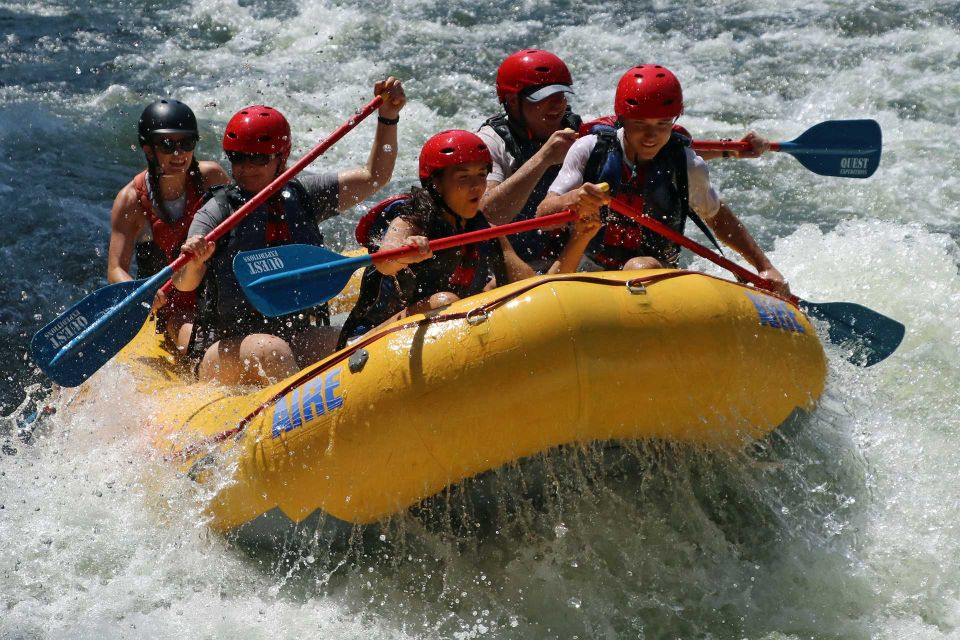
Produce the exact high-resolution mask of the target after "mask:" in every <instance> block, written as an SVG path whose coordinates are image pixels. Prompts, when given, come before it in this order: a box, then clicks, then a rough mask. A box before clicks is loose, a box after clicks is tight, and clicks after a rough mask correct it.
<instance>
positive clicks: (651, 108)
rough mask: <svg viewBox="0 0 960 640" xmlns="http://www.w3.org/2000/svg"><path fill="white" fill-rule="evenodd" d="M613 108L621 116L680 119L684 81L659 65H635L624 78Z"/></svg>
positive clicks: (618, 86) (618, 88) (618, 87)
mask: <svg viewBox="0 0 960 640" xmlns="http://www.w3.org/2000/svg"><path fill="white" fill-rule="evenodd" d="M613 111H614V113H616V114H617V117H618V118H638V119H639V118H676V117H677V116H679V115H680V114H681V113H683V91H682V90H681V89H680V81H679V80H677V76H675V75H673V73H671V72H670V70H669V69H667V68H666V67H661V66H660V65H658V64H642V65H640V66H638V67H634V68H633V69H630V71H627V72H626V73H625V74H623V77H622V78H620V83H619V84H618V85H617V97H616V98H615V99H614V101H613Z"/></svg>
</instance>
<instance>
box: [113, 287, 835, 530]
mask: <svg viewBox="0 0 960 640" xmlns="http://www.w3.org/2000/svg"><path fill="white" fill-rule="evenodd" d="M119 358H120V359H121V360H122V361H123V362H124V363H125V365H126V366H128V367H130V368H131V369H132V370H133V375H134V376H135V378H136V379H137V380H138V381H139V384H140V385H142V386H141V389H142V391H143V392H144V393H149V394H151V395H153V396H154V397H155V398H156V400H157V401H158V403H159V404H158V405H157V406H159V407H161V409H160V410H159V411H158V412H157V414H156V415H155V416H154V418H153V420H154V422H155V423H156V424H155V425H154V426H155V427H156V429H157V431H158V432H159V436H158V438H157V440H156V446H157V447H159V448H160V449H161V450H162V451H163V452H164V454H165V455H166V456H168V457H169V459H171V460H172V461H174V462H175V463H176V464H178V465H180V466H181V467H182V469H183V470H184V471H185V472H187V473H188V475H189V477H190V478H192V479H193V480H194V481H196V482H198V483H207V484H209V485H210V487H211V488H212V489H213V490H214V491H215V497H214V498H213V499H212V501H211V503H210V505H209V511H210V515H211V521H212V526H213V527H214V528H216V529H218V530H220V531H223V532H232V531H236V530H238V529H239V528H241V527H243V528H251V529H253V530H255V529H257V528H258V527H262V526H269V527H273V526H274V525H276V524H278V523H280V524H283V523H286V524H287V525H289V524H291V523H297V522H301V521H303V520H304V519H306V518H308V517H311V516H314V517H317V515H318V514H322V517H324V518H325V519H326V520H329V521H333V522H337V523H372V522H375V521H377V520H380V519H382V518H385V517H387V516H390V515H391V514H396V513H399V512H402V511H404V510H406V509H408V508H409V507H411V506H412V505H415V504H416V503H418V502H419V501H421V500H423V499H425V498H427V497H429V496H431V495H434V494H436V493H438V492H440V491H442V490H443V489H444V488H446V487H448V486H449V485H452V484H455V483H457V482H459V481H461V480H463V479H465V478H470V477H473V476H477V475H479V474H482V473H484V472H487V471H489V470H492V469H496V468H498V467H500V466H502V465H504V464H508V463H510V462H512V461H516V460H520V459H523V458H524V457H527V456H531V455H534V454H537V453H540V452H543V451H546V450H549V449H550V448H552V447H557V446H560V445H564V444H570V443H589V442H594V441H608V440H624V439H626V440H637V439H647V438H662V439H668V440H672V441H685V442H691V443H701V444H707V445H717V446H723V445H730V444H733V445H738V444H740V443H742V442H743V441H744V440H749V439H751V438H756V437H760V436H763V435H764V434H766V433H768V432H769V431H771V430H772V429H774V428H776V427H777V426H778V425H780V424H781V423H782V422H783V421H784V420H785V419H786V418H787V417H788V416H790V414H791V413H792V412H794V411H795V410H797V409H802V410H809V409H810V408H812V407H813V406H814V404H815V403H816V402H817V399H818V398H819V396H820V394H821V392H822V390H823V386H824V379H825V376H826V360H825V356H824V353H823V349H822V347H821V344H820V342H819V340H818V338H817V335H816V333H815V331H814V329H813V327H812V326H811V324H810V322H809V321H808V319H807V318H806V317H805V316H804V315H803V313H801V312H800V311H799V310H798V309H797V308H795V307H793V306H791V305H789V304H788V303H786V302H784V301H782V300H781V299H779V298H776V297H773V296H770V295H767V294H765V293H762V292H759V291H756V290H753V289H749V288H746V287H743V286H741V285H738V284H736V283H732V282H728V281H725V280H720V279H717V278H714V277H711V276H707V275H703V274H697V273H692V272H686V271H674V270H658V271H643V272H617V273H601V274H571V275H563V276H541V277H538V278H533V279H530V280H526V281H523V282H519V283H515V284H512V285H508V286H505V287H501V288H499V289H496V290H494V291H490V292H487V293H484V294H482V295H479V296H475V297H473V298H470V299H467V300H462V301H460V302H458V303H456V304H454V305H452V306H450V307H448V308H445V309H443V310H440V311H439V312H435V313H432V314H428V315H427V316H413V317H410V318H406V319H404V320H402V321H400V322H398V323H395V324H393V325H390V326H388V327H385V328H383V329H382V330H379V331H377V332H375V334H373V335H369V336H367V337H365V338H364V339H363V340H361V341H360V342H358V343H356V344H354V345H352V346H350V347H348V348H347V349H344V350H342V351H339V352H337V353H335V354H333V355H332V356H330V357H329V358H327V359H325V360H322V361H321V362H318V363H316V364H315V365H313V366H311V367H309V368H307V369H305V370H303V371H301V372H299V373H298V374H297V375H295V376H293V377H291V378H289V379H287V380H284V381H283V382H280V383H278V384H276V385H273V386H271V387H269V388H266V389H262V390H257V391H254V392H251V393H248V394H246V395H229V394H228V393H227V392H226V391H225V390H224V389H222V388H220V387H216V386H211V385H201V384H188V383H186V382H184V380H183V379H182V378H181V377H180V376H179V375H177V373H176V372H175V368H174V366H173V364H172V357H171V356H170V354H169V353H167V352H165V351H164V350H163V348H162V346H161V345H160V341H159V340H158V339H157V337H156V334H155V332H154V328H153V325H152V324H150V323H148V324H147V325H146V326H145V327H144V329H143V330H142V332H141V333H140V335H139V336H138V337H137V339H135V340H134V341H133V342H132V343H131V344H130V345H129V346H128V347H127V348H126V349H124V351H123V352H122V353H121V355H120V356H119Z"/></svg>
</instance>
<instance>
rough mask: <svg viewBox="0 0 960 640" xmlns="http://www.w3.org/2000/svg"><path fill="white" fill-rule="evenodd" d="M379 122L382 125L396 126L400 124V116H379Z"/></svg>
mask: <svg viewBox="0 0 960 640" xmlns="http://www.w3.org/2000/svg"><path fill="white" fill-rule="evenodd" d="M377 122H379V123H380V124H386V125H394V124H397V123H398V122H400V116H397V117H396V118H384V117H383V116H380V115H378V116H377Z"/></svg>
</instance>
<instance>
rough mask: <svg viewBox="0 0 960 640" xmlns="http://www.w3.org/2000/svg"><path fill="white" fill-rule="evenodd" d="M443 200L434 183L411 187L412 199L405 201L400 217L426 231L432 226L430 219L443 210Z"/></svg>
mask: <svg viewBox="0 0 960 640" xmlns="http://www.w3.org/2000/svg"><path fill="white" fill-rule="evenodd" d="M434 175H436V173H435V174H434ZM442 202H443V200H441V198H440V194H439V193H438V192H437V191H436V188H435V187H433V186H432V185H430V186H427V187H426V188H424V187H410V199H409V200H407V201H406V202H405V203H403V211H401V212H400V215H399V217H400V218H402V219H403V220H405V221H406V222H409V223H410V224H412V225H416V226H417V227H419V228H421V229H423V230H424V232H426V230H427V229H429V228H430V221H431V220H433V218H434V216H436V215H439V214H440V212H441V211H442V210H443V205H442Z"/></svg>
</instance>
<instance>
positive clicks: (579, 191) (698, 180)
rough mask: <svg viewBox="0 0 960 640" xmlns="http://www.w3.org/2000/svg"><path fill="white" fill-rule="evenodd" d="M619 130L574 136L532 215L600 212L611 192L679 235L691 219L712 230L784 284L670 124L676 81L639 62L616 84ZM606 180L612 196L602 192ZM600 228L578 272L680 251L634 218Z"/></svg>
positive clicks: (673, 258) (608, 216)
mask: <svg viewBox="0 0 960 640" xmlns="http://www.w3.org/2000/svg"><path fill="white" fill-rule="evenodd" d="M614 111H615V113H616V115H617V129H616V131H615V132H611V133H609V134H601V133H598V134H591V135H587V136H584V137H583V138H581V139H580V140H578V141H577V142H576V143H575V144H574V145H573V146H572V147H571V148H570V151H569V153H568V154H567V157H566V159H565V160H564V163H563V168H562V169H561V170H560V173H559V175H558V176H557V179H556V180H555V181H554V182H553V184H552V185H551V186H550V190H549V193H548V195H547V197H546V198H545V199H544V201H543V203H542V204H541V205H540V207H539V209H538V211H537V215H547V214H550V213H553V212H556V211H562V210H563V209H568V208H575V209H577V210H579V211H581V212H597V211H600V209H601V208H602V207H604V205H606V204H607V203H608V202H609V200H610V197H611V195H616V196H618V197H620V198H621V199H623V200H625V201H627V203H628V204H631V205H632V206H633V207H634V208H635V209H637V210H639V211H643V212H644V213H646V214H647V215H650V216H651V217H653V218H656V219H657V220H659V221H660V222H663V223H664V224H666V225H667V226H670V227H672V228H673V229H674V230H675V231H677V232H679V233H682V232H683V229H684V226H685V223H686V220H687V219H688V218H690V219H692V220H693V221H694V222H695V223H697V224H698V226H700V227H701V229H703V231H704V232H705V233H706V234H707V235H708V236H709V237H710V238H711V239H712V238H713V235H714V234H715V235H716V237H717V238H719V239H720V240H721V241H722V242H724V243H725V244H727V245H729V246H730V247H731V248H733V249H734V250H735V251H736V252H737V253H739V254H741V255H742V256H743V257H744V258H745V259H746V260H747V261H748V262H749V263H750V264H752V265H753V266H754V267H755V268H756V269H757V271H758V272H759V273H760V275H761V276H762V277H764V278H766V279H768V280H770V281H771V282H774V283H778V284H779V286H780V289H781V291H783V292H787V291H788V288H787V283H786V281H785V280H784V278H783V276H782V275H781V274H780V272H779V271H778V270H777V269H776V268H775V267H774V266H773V264H771V262H770V260H769V259H768V258H767V256H766V255H765V254H764V252H763V251H762V250H761V249H760V247H759V246H758V245H757V243H756V242H755V241H754V239H753V237H752V236H751V235H750V233H749V232H748V231H747V230H746V228H745V227H744V226H743V225H742V224H741V223H740V220H738V219H737V217H736V216H735V215H734V214H733V212H732V211H731V210H730V209H729V207H727V206H726V205H725V204H723V203H722V202H721V201H720V197H719V196H718V195H717V192H716V190H715V189H714V188H713V186H712V185H711V184H710V176H709V172H708V171H707V167H706V165H705V163H704V162H703V160H702V159H701V158H700V157H698V156H697V155H696V154H695V153H694V152H693V151H692V150H691V149H690V147H689V138H687V137H685V136H683V135H682V134H680V133H678V132H677V131H676V130H675V129H674V123H675V122H676V120H677V118H678V117H679V116H680V114H682V113H683V92H682V89H681V87H680V82H679V81H678V80H677V78H676V76H674V75H673V73H671V72H670V70H669V69H666V68H665V67H662V66H660V65H652V64H646V65H640V66H638V67H634V68H633V69H630V70H629V71H628V72H627V73H625V74H624V75H623V77H622V78H621V79H620V82H619V84H618V85H617V92H616V99H615V101H614ZM602 182H606V183H608V184H609V185H610V187H611V193H606V192H604V191H602V190H601V189H600V187H599V186H598V185H599V183H602ZM603 220H604V228H603V229H602V230H601V231H600V233H598V234H597V235H596V237H595V238H594V239H593V241H592V242H591V243H590V246H589V247H588V248H587V251H586V256H585V259H584V261H583V263H582V264H581V270H609V269H649V268H661V267H676V266H677V265H678V261H679V255H680V248H679V246H677V245H676V244H674V243H672V242H670V241H668V240H666V239H665V238H663V237H661V236H659V235H657V234H655V233H653V232H652V231H648V230H645V229H644V228H643V227H642V226H640V225H639V224H637V223H636V222H634V221H633V220H631V219H629V218H626V217H624V216H621V215H619V214H616V213H613V212H610V211H605V212H604V215H603Z"/></svg>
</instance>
